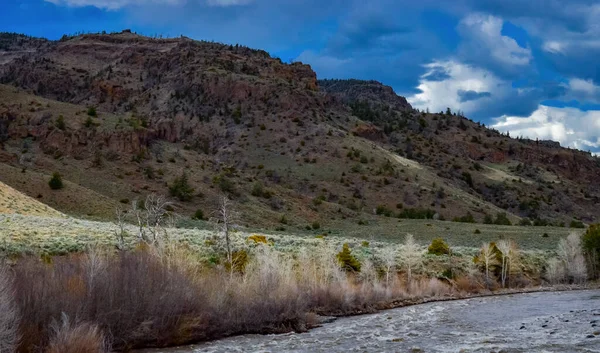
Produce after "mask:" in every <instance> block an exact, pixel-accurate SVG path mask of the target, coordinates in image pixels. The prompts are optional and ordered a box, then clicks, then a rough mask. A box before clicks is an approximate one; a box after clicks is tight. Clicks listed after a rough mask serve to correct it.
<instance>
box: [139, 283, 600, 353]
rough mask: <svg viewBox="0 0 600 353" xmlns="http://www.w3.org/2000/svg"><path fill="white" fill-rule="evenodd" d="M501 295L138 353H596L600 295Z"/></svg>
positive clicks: (599, 340)
mask: <svg viewBox="0 0 600 353" xmlns="http://www.w3.org/2000/svg"><path fill="white" fill-rule="evenodd" d="M563 289H564V290H563V291H558V292H556V291H552V292H550V291H548V290H549V289H543V290H542V291H539V290H538V291H535V292H533V291H529V292H526V293H516V292H512V293H508V292H505V293H502V294H500V295H492V296H479V297H475V298H469V299H464V300H456V299H446V300H437V301H432V302H428V303H424V304H420V305H411V306H407V307H400V308H395V309H391V310H386V311H381V312H378V313H375V314H369V315H362V316H353V317H342V318H338V319H337V320H335V321H334V322H330V323H326V324H324V325H322V326H320V327H318V328H315V329H313V330H310V331H308V332H304V333H288V334H280V335H243V336H237V337H230V338H227V339H223V340H218V341H213V342H207V343H202V344H198V345H193V346H187V347H177V348H169V349H147V350H142V351H139V353H196V352H210V353H221V352H342V351H343V352H355V351H360V352H388V351H396V352H428V353H429V352H440V353H441V352H469V353H470V352H490V351H505V352H597V351H598V347H600V329H598V325H599V323H600V291H599V290H598V289H594V290H589V289H587V290H569V289H568V288H563Z"/></svg>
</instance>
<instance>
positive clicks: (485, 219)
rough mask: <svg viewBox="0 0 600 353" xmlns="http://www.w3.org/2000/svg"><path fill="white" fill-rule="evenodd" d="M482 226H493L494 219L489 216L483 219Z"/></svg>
mask: <svg viewBox="0 0 600 353" xmlns="http://www.w3.org/2000/svg"><path fill="white" fill-rule="evenodd" d="M483 224H494V219H493V218H492V216H490V215H489V214H486V215H485V216H484V217H483Z"/></svg>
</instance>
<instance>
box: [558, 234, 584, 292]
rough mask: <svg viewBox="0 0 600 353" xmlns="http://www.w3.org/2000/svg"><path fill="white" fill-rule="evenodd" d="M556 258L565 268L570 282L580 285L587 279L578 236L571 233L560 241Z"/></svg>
mask: <svg viewBox="0 0 600 353" xmlns="http://www.w3.org/2000/svg"><path fill="white" fill-rule="evenodd" d="M558 256H559V259H560V260H561V261H562V262H563V264H564V266H565V270H566V274H567V275H568V276H569V280H570V281H573V282H575V283H581V282H584V281H585V280H586V279H587V267H586V264H585V257H584V255H583V251H582V247H581V236H580V235H579V234H577V233H574V232H573V233H571V234H569V236H568V237H567V238H566V239H561V240H560V242H559V243H558Z"/></svg>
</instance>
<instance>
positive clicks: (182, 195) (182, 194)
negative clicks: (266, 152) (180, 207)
mask: <svg viewBox="0 0 600 353" xmlns="http://www.w3.org/2000/svg"><path fill="white" fill-rule="evenodd" d="M169 193H170V194H171V196H173V197H176V198H177V199H179V201H189V200H191V199H192V197H193V196H194V195H193V193H194V188H192V187H191V186H190V184H189V182H188V177H187V175H186V174H185V172H184V173H182V174H181V176H180V177H178V178H175V180H174V181H173V184H171V186H169Z"/></svg>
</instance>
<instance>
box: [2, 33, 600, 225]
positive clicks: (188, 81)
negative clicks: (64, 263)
mask: <svg viewBox="0 0 600 353" xmlns="http://www.w3.org/2000/svg"><path fill="white" fill-rule="evenodd" d="M0 144H1V149H0V180H2V181H3V182H5V183H6V184H9V185H10V186H12V187H14V188H15V189H17V190H19V191H22V192H24V193H26V194H27V195H29V196H32V197H38V198H39V199H40V200H41V201H42V202H45V203H47V204H48V205H50V206H51V207H53V208H55V209H57V210H59V211H62V212H65V213H69V214H75V215H79V216H87V217H92V218H102V219H110V218H111V217H112V215H113V214H114V208H115V207H116V206H117V205H124V204H128V203H130V202H131V201H132V200H134V199H136V198H141V197H143V196H144V195H145V194H148V193H151V192H156V193H162V194H169V193H171V194H172V195H173V197H174V198H176V197H178V198H179V199H178V200H177V203H176V204H175V206H174V208H175V211H176V212H177V213H178V214H180V215H182V216H184V217H189V216H191V215H192V214H194V213H195V211H196V210H198V209H199V210H202V211H203V212H204V214H205V215H206V216H208V215H209V214H210V211H211V210H212V209H213V208H214V203H215V200H216V199H217V196H218V195H219V194H221V193H227V194H229V195H230V196H231V197H232V199H233V200H234V201H235V204H236V207H237V208H238V209H239V211H240V213H241V214H242V215H243V216H242V217H243V223H244V224H247V225H251V226H261V227H288V228H290V227H291V228H303V227H305V226H307V225H310V224H312V223H315V228H317V227H318V225H321V224H322V225H325V226H327V225H328V224H331V223H336V224H339V223H343V224H347V225H348V226H354V225H356V224H357V223H361V224H362V223H364V222H363V221H374V222H377V220H378V219H379V217H385V216H397V215H398V214H400V216H402V217H436V218H437V217H440V218H445V219H447V220H449V219H454V218H457V217H465V218H466V219H467V220H468V218H469V217H467V216H468V214H471V215H472V216H473V217H474V219H475V220H477V221H482V220H484V218H485V216H486V215H489V216H494V217H495V216H496V215H497V214H498V213H502V212H506V213H507V215H508V218H509V219H510V220H511V221H512V222H513V223H514V222H521V221H522V218H525V217H527V218H530V219H532V220H533V219H535V220H537V222H536V223H537V224H544V223H547V222H552V223H553V224H559V223H567V224H568V223H569V222H570V221H571V220H573V218H577V219H580V220H582V221H584V222H592V221H594V220H596V219H597V218H598V216H599V215H600V208H599V207H598V202H599V196H600V186H599V185H597V183H595V181H596V180H598V178H599V177H600V160H599V159H598V158H597V157H594V156H592V155H590V154H589V153H585V152H582V151H577V150H572V149H566V148H562V147H560V145H558V144H556V143H553V142H547V141H531V140H525V139H513V138H510V137H509V136H506V135H503V134H501V133H499V132H498V131H494V130H490V129H488V128H486V127H485V126H483V125H481V124H479V123H475V122H472V121H470V120H468V119H466V118H465V117H463V116H459V115H456V114H454V113H452V112H440V113H425V112H420V111H417V110H415V109H413V108H412V107H411V106H410V104H408V103H407V101H406V99H405V98H403V97H400V96H397V95H396V94H395V93H394V91H393V89H391V88H390V87H388V86H384V85H383V84H381V83H379V82H376V81H360V80H317V76H316V74H315V73H314V71H312V69H311V68H310V66H308V65H304V64H301V63H293V64H285V63H283V62H281V61H280V60H279V59H276V58H272V57H270V56H269V54H268V53H266V52H265V51H261V50H254V49H250V48H246V47H243V46H239V45H235V46H232V45H223V44H219V43H212V42H203V41H195V40H191V39H189V38H186V37H181V38H171V39H159V38H149V37H143V36H139V35H137V34H135V33H132V32H131V31H123V32H120V33H112V34H86V35H80V36H70V37H69V36H65V37H63V38H62V39H61V40H59V41H48V40H44V39H36V38H30V37H25V36H20V35H15V34H1V35H0ZM54 172H59V173H60V174H61V175H62V176H63V179H64V180H65V183H66V187H65V188H64V189H62V190H58V191H55V190H50V189H49V187H48V180H49V179H50V175H51V174H52V173H54ZM183 179H184V180H183ZM185 182H187V183H188V184H189V186H190V187H191V188H193V189H194V191H193V192H191V193H189V192H183V193H182V192H181V191H182V190H183V191H186V190H185V188H183V189H182V188H180V187H178V186H181V185H182V183H183V184H185ZM488 218H489V217H488ZM316 223H319V224H318V225H317V224H316Z"/></svg>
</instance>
